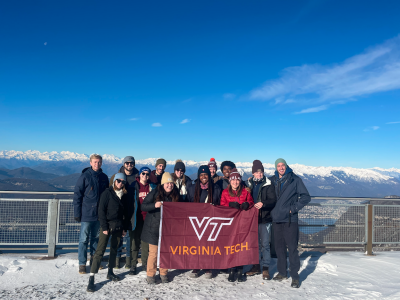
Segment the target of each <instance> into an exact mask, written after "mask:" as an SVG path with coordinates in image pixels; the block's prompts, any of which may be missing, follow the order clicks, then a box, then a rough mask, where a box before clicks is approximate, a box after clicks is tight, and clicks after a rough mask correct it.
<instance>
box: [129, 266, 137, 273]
mask: <svg viewBox="0 0 400 300" xmlns="http://www.w3.org/2000/svg"><path fill="white" fill-rule="evenodd" d="M129 275H136V266H133V265H132V266H131V269H130V270H129Z"/></svg>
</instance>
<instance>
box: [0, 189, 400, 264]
mask: <svg viewBox="0 0 400 300" xmlns="http://www.w3.org/2000/svg"><path fill="white" fill-rule="evenodd" d="M0 194H17V195H18V194H21V195H28V194H30V195H53V198H52V199H30V198H28V197H26V198H0V245H3V246H9V245H18V246H24V245H26V246H32V245H38V246H47V247H48V256H49V257H54V256H55V254H56V246H57V245H58V246H67V245H74V246H77V245H78V243H79V233H80V223H77V222H76V221H75V220H74V210H73V204H72V196H73V193H72V192H58V193H55V192H18V191H0ZM60 195H63V197H66V198H71V199H58V198H60V197H59V196H60ZM42 198H44V197H42ZM383 201H393V203H395V204H391V205H383V204H380V203H383ZM371 202H372V203H373V204H371ZM375 203H379V204H375ZM299 225H300V226H299V229H300V232H299V234H300V239H299V243H300V244H301V245H302V246H304V247H313V246H318V245H325V246H331V245H350V244H351V245H359V246H366V250H367V253H368V254H372V247H373V245H377V244H396V245H400V199H387V198H340V197H312V202H310V203H309V204H308V205H307V206H305V207H304V208H303V209H302V210H301V211H300V212H299ZM2 250H3V251H4V250H6V248H3V249H2Z"/></svg>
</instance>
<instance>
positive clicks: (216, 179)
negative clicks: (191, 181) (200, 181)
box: [211, 173, 223, 183]
mask: <svg viewBox="0 0 400 300" xmlns="http://www.w3.org/2000/svg"><path fill="white" fill-rule="evenodd" d="M222 178H223V176H218V175H217V173H215V174H214V176H212V177H211V179H212V180H213V181H214V183H217V181H218V180H220V179H222Z"/></svg>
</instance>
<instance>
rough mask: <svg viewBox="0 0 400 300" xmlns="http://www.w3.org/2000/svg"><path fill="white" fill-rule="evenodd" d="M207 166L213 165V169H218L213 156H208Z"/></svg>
mask: <svg viewBox="0 0 400 300" xmlns="http://www.w3.org/2000/svg"><path fill="white" fill-rule="evenodd" d="M208 167H209V168H211V167H214V168H215V170H218V166H217V162H216V161H215V158H210V162H209V163H208Z"/></svg>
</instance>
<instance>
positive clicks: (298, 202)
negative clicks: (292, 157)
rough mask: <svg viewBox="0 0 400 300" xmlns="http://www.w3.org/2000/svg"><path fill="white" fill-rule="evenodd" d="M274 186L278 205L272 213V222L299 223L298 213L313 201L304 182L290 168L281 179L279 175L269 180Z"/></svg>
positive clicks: (276, 173) (276, 174)
mask: <svg viewBox="0 0 400 300" xmlns="http://www.w3.org/2000/svg"><path fill="white" fill-rule="evenodd" d="M269 179H270V180H271V182H272V184H273V186H274V189H275V194H276V198H277V201H276V205H275V208H274V209H273V210H272V212H271V216H272V221H273V222H276V223H290V222H296V223H297V222H298V220H299V217H298V212H299V211H300V209H302V208H303V207H304V206H305V205H306V204H307V203H309V202H310V201H311V197H310V194H309V193H308V191H307V188H306V186H305V185H304V183H303V180H301V178H300V177H299V176H297V175H296V174H294V173H293V171H292V169H291V168H289V166H288V167H287V168H286V173H285V175H284V177H282V178H281V179H279V174H278V172H277V171H275V175H274V176H272V177H270V178H269Z"/></svg>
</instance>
